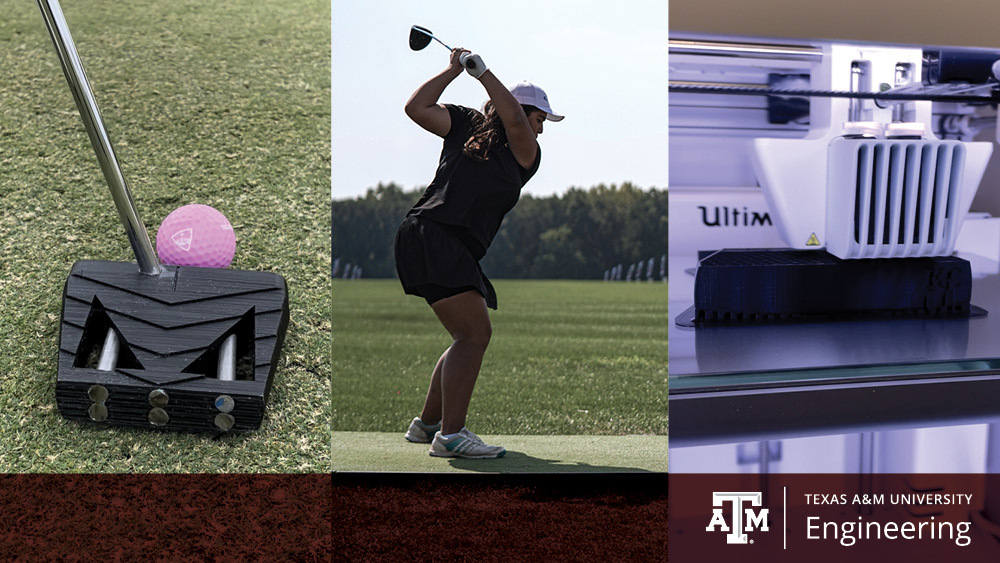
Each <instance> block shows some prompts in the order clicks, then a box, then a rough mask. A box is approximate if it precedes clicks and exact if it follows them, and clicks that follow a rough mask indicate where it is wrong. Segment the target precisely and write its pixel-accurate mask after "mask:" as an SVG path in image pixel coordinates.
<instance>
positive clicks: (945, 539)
mask: <svg viewBox="0 0 1000 563" xmlns="http://www.w3.org/2000/svg"><path fill="white" fill-rule="evenodd" d="M998 501H1000V476H997V475H980V474H970V475H954V474H951V475H941V474H919V475H896V474H881V475H879V474H876V475H856V474H815V475H802V474H773V475H757V474H671V475H670V561H671V562H672V563H686V562H699V563H700V562H704V561H729V560H732V561H767V562H769V563H773V562H784V561H788V562H792V561H794V562H802V561H808V562H809V563H824V562H826V561H831V562H834V561H835V562H843V561H852V562H853V561H857V562H864V561H877V562H880V563H883V562H886V561H962V562H963V563H968V562H976V561H984V562H986V561H992V562H995V561H1000V541H998V535H1000V502H998Z"/></svg>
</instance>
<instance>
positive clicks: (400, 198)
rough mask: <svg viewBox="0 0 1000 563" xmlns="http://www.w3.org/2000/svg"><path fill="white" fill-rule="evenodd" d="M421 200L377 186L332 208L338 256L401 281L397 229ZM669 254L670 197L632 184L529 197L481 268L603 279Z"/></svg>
mask: <svg viewBox="0 0 1000 563" xmlns="http://www.w3.org/2000/svg"><path fill="white" fill-rule="evenodd" d="M422 193H423V191H422V190H421V189H417V190H412V191H405V190H403V189H402V188H401V187H400V186H398V185H396V184H394V183H390V184H381V183H380V184H379V185H378V186H376V187H374V188H369V189H368V190H367V192H366V193H365V195H363V196H359V197H357V198H354V199H349V200H338V201H333V202H332V225H333V229H332V236H333V247H332V248H333V257H334V260H338V261H339V264H340V266H341V268H342V267H344V266H346V265H347V264H351V265H352V267H358V266H360V267H361V268H362V269H363V272H364V277H374V278H391V277H395V276H396V266H395V260H394V258H393V249H392V247H393V240H394V238H395V235H396V228H397V227H398V226H399V224H400V222H402V220H403V218H404V217H405V216H406V212H407V211H409V209H410V208H411V207H412V206H413V204H414V203H415V202H416V201H417V199H419V197H420V195H421V194H422ZM666 252H667V191H666V190H659V189H655V188H653V189H648V190H645V189H642V188H639V187H637V186H635V185H633V184H631V183H630V182H625V183H622V184H620V185H615V184H612V185H605V184H598V185H596V186H593V187H591V188H589V189H581V188H570V189H569V190H567V191H566V192H565V193H563V194H560V195H552V196H546V197H535V196H532V195H530V194H523V195H522V196H521V199H520V200H519V201H518V204H517V205H516V206H515V207H514V209H513V210H512V211H511V212H510V213H508V214H507V216H506V218H504V222H503V225H502V226H501V227H500V231H499V232H498V233H497V236H496V238H495V239H494V241H493V245H492V246H490V249H489V251H488V252H487V254H486V257H485V258H484V259H483V261H482V266H483V270H484V271H485V272H486V274H487V275H489V276H490V277H491V278H533V279H601V278H603V277H604V275H605V272H606V271H607V270H609V269H610V268H612V267H614V266H617V265H619V264H624V265H625V267H626V268H628V265H629V264H634V263H636V262H638V261H640V260H648V259H649V258H655V259H656V261H657V263H658V262H659V260H660V257H661V256H662V255H663V254H666Z"/></svg>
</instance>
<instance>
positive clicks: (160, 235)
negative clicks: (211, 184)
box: [156, 203, 236, 268]
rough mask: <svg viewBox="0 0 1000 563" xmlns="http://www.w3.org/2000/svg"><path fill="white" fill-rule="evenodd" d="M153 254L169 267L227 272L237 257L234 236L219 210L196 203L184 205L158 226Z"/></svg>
mask: <svg viewBox="0 0 1000 563" xmlns="http://www.w3.org/2000/svg"><path fill="white" fill-rule="evenodd" d="M156 253H157V254H158V255H159V257H160V261H161V262H163V263H164V264H168V265H174V266H198V267H202V268H226V267H228V266H229V264H230V263H232V261H233V255H234V254H236V234H235V233H234V232H233V226H232V224H230V223H229V220H228V219H226V216H225V215H223V214H222V213H220V212H219V211H218V210H216V209H214V208H212V207H209V206H207V205H201V204H197V203H195V204H191V205H185V206H183V207H179V208H177V209H175V210H174V211H172V212H171V213H170V215H167V217H166V219H164V220H163V223H161V224H160V230H159V231H157V233H156Z"/></svg>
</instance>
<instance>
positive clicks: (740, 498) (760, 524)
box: [705, 492, 768, 544]
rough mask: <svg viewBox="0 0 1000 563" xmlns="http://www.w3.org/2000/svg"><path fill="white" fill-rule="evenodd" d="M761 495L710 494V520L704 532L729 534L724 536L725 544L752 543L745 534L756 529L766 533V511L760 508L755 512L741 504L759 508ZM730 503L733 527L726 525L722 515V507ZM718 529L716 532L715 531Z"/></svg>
mask: <svg viewBox="0 0 1000 563" xmlns="http://www.w3.org/2000/svg"><path fill="white" fill-rule="evenodd" d="M761 497H762V495H761V494H760V493H759V492H757V493H712V506H716V507H718V508H713V509H712V520H711V521H709V523H708V527H706V528H705V531H706V532H716V531H721V532H729V533H728V534H727V535H726V543H744V544H745V543H753V540H750V539H748V537H747V532H752V531H754V530H755V529H758V530H760V531H762V532H766V531H767V510H768V509H766V508H761V509H760V510H757V511H755V510H754V509H752V508H744V507H743V503H745V502H749V503H750V506H760V505H761ZM727 502H729V503H732V506H733V509H732V510H733V512H732V516H733V518H732V521H733V527H732V528H730V527H729V525H728V524H726V519H725V517H724V516H723V515H722V508H721V507H722V506H723V505H725V503H727ZM716 528H718V530H717V529H716Z"/></svg>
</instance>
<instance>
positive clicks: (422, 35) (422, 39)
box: [410, 25, 476, 69]
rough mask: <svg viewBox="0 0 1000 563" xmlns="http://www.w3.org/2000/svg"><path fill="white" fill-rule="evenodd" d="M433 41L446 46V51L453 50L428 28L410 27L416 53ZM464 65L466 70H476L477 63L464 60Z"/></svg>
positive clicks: (412, 46)
mask: <svg viewBox="0 0 1000 563" xmlns="http://www.w3.org/2000/svg"><path fill="white" fill-rule="evenodd" d="M431 39H433V40H434V41H437V42H438V43H440V44H441V45H444V48H445V49H448V50H449V51H451V50H452V48H451V47H449V46H448V44H447V43H445V42H444V41H441V40H440V39H438V38H437V37H434V33H432V32H431V30H429V29H427V28H426V27H420V26H419V25H414V26H411V27H410V49H413V50H414V51H421V50H423V49H424V47H426V46H428V45H430V44H431ZM462 65H463V66H465V68H471V69H475V68H476V63H475V62H474V61H469V60H463V61H462Z"/></svg>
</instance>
